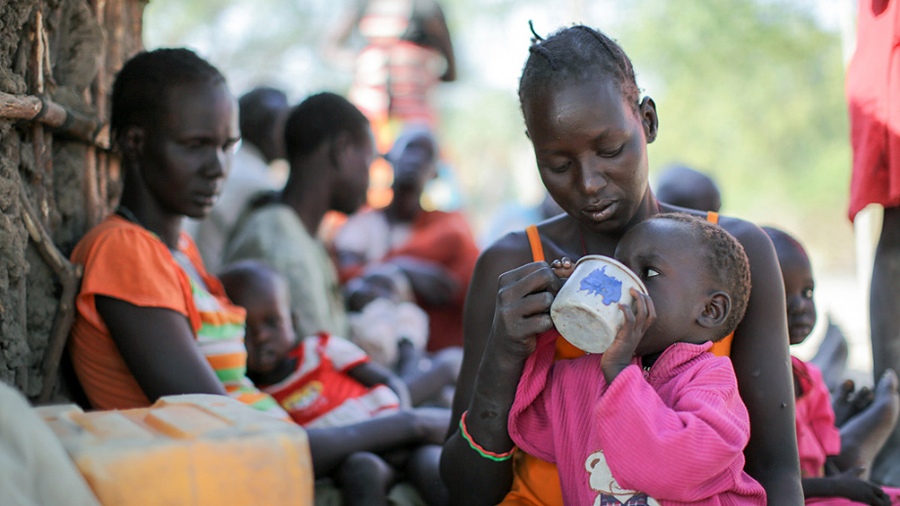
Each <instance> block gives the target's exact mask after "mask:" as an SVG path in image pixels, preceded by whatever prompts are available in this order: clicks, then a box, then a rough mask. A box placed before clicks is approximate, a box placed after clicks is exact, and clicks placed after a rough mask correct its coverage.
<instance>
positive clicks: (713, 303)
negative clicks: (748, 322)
mask: <svg viewBox="0 0 900 506" xmlns="http://www.w3.org/2000/svg"><path fill="white" fill-rule="evenodd" d="M729 313H731V296H730V295H728V294H727V293H725V292H722V291H718V292H714V293H713V294H712V295H710V296H709V298H707V300H706V305H705V306H703V312H702V313H700V316H699V317H698V318H697V323H698V324H700V326H701V327H703V328H707V329H712V328H716V327H718V326H720V325H722V324H724V323H725V319H726V318H728V314H729Z"/></svg>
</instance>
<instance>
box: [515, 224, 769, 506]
mask: <svg viewBox="0 0 900 506" xmlns="http://www.w3.org/2000/svg"><path fill="white" fill-rule="evenodd" d="M615 257H616V259H617V260H619V261H620V262H622V263H624V264H625V265H626V266H628V267H629V268H630V269H631V270H633V271H634V272H635V273H636V274H637V275H638V276H640V278H641V280H643V282H644V284H645V285H646V287H647V291H648V293H649V295H646V294H642V293H639V292H637V291H634V290H632V295H633V296H634V297H635V299H636V302H635V305H634V307H633V308H631V307H627V306H624V305H621V304H620V305H619V308H620V309H621V311H622V312H623V313H624V315H625V324H624V326H623V327H622V329H621V330H619V332H618V334H617V335H616V337H615V340H614V341H613V343H612V344H611V345H610V347H609V348H608V349H607V350H606V352H604V353H603V354H594V355H592V354H588V355H585V356H583V357H580V358H576V359H572V360H560V361H554V352H555V340H556V337H557V336H558V335H559V334H558V333H557V332H556V331H555V330H551V331H549V332H547V333H545V334H543V335H541V336H539V337H538V340H537V349H536V350H535V352H534V353H533V354H532V355H531V356H530V357H529V359H528V361H527V362H526V365H525V370H524V372H523V373H522V378H521V379H520V381H519V387H518V390H517V392H516V400H515V402H514V403H513V406H512V410H511V411H510V415H509V429H510V435H511V436H512V439H513V441H515V443H516V445H518V446H519V447H520V448H521V449H522V450H524V451H526V452H528V453H529V454H532V455H534V456H536V457H539V458H541V459H544V460H547V461H549V462H554V463H556V464H557V467H558V469H559V476H560V483H561V485H562V491H563V497H564V499H565V503H566V504H585V505H587V504H594V505H607V504H610V505H612V504H624V505H645V504H646V505H666V504H679V505H683V504H698V505H699V504H709V505H718V504H742V505H755V504H760V505H762V504H765V503H766V496H765V491H764V490H763V488H762V486H761V485H760V484H759V483H757V482H756V481H755V480H753V478H751V477H750V476H749V475H748V474H747V473H745V472H744V470H743V469H744V454H743V450H744V446H746V444H747V441H748V440H749V438H750V420H749V415H748V414H747V409H746V407H745V406H744V403H743V402H742V401H741V398H740V395H739V394H738V389H737V380H736V379H735V375H734V369H733V368H732V365H731V361H730V360H729V359H728V358H725V357H716V356H715V355H713V354H712V353H710V352H709V351H708V350H709V348H710V347H711V346H712V342H713V341H718V340H720V339H722V338H724V337H726V336H727V335H728V334H730V333H731V332H733V331H734V329H735V327H737V324H738V322H740V321H741V318H742V317H743V315H744V311H745V309H746V307H747V299H748V297H749V294H750V268H749V264H748V261H747V256H746V255H745V253H744V250H743V248H742V247H741V245H740V244H739V243H738V242H737V240H735V239H734V238H733V237H732V236H731V235H729V234H728V233H727V232H725V231H724V230H723V229H721V228H719V227H718V226H717V225H714V224H712V223H709V222H706V221H703V220H700V219H697V218H694V217H692V216H688V215H686V214H663V215H659V216H657V217H654V218H651V219H649V220H647V221H645V222H642V223H640V224H638V225H636V226H634V227H633V228H632V229H631V230H629V231H628V233H627V234H626V235H625V236H624V237H623V238H622V240H621V241H620V243H619V246H618V248H617V249H616V253H615ZM553 267H554V269H555V270H556V271H557V274H560V275H563V276H567V275H568V274H569V272H570V271H571V269H572V263H571V261H570V260H568V259H562V260H561V261H559V260H558V261H555V262H554V263H553Z"/></svg>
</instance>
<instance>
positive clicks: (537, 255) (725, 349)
mask: <svg viewBox="0 0 900 506" xmlns="http://www.w3.org/2000/svg"><path fill="white" fill-rule="evenodd" d="M706 220H707V221H709V222H711V223H718V222H719V214H718V213H716V212H713V211H710V212H708V213H707V214H706ZM525 234H526V235H527V236H528V244H529V245H530V246H531V257H532V258H533V259H534V261H535V262H539V261H543V260H546V258H545V257H544V247H543V245H542V244H541V236H540V233H539V232H538V229H537V226H536V225H531V226H529V227H528V228H527V229H525ZM733 338H734V333H733V332H732V333H731V334H729V335H728V336H726V337H725V338H724V339H722V340H721V341H718V342H716V343H714V344H713V346H712V348H710V351H711V352H712V353H713V354H715V355H718V356H725V357H727V356H730V354H731V341H732V339H733ZM583 354H584V352H583V351H581V350H579V349H578V348H576V347H575V346H573V345H572V344H570V343H569V342H568V341H566V340H565V339H563V338H562V337H560V338H559V339H557V340H556V358H557V360H559V359H570V358H575V357H579V356H581V355H583ZM500 504H501V505H505V506H540V505H544V506H556V505H559V506H562V504H563V501H562V489H561V488H560V485H559V474H558V473H557V471H556V465H555V464H551V463H549V462H545V461H543V460H541V459H539V458H537V457H533V456H531V455H528V454H527V453H525V452H522V451H519V452H516V453H515V456H514V457H513V483H512V487H511V488H510V491H509V493H508V494H506V497H505V498H504V499H503V502H501V503H500Z"/></svg>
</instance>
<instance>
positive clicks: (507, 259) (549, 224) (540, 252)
mask: <svg viewBox="0 0 900 506" xmlns="http://www.w3.org/2000/svg"><path fill="white" fill-rule="evenodd" d="M528 228H531V227H528ZM528 228H526V229H522V230H514V231H512V232H508V233H507V234H506V235H503V236H501V237H500V238H499V239H497V240H495V241H494V242H493V243H491V244H490V245H489V246H487V247H486V248H485V249H484V251H483V252H482V253H481V257H480V258H479V262H480V263H490V264H492V265H494V264H496V265H500V266H502V267H505V269H504V270H503V271H502V272H505V271H506V270H509V269H511V268H515V267H518V266H520V265H525V264H527V263H530V262H534V261H536V260H552V259H554V258H557V257H558V256H561V253H560V251H565V250H566V248H565V247H564V240H565V238H566V237H567V236H568V235H571V223H570V219H569V217H568V216H566V215H560V216H555V217H553V218H549V219H547V220H544V221H542V222H540V223H537V224H535V225H534V229H533V230H534V231H535V232H534V233H531V234H529V233H528V232H527V230H528ZM529 235H530V236H529Z"/></svg>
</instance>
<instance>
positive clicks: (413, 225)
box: [334, 126, 478, 351]
mask: <svg viewBox="0 0 900 506" xmlns="http://www.w3.org/2000/svg"><path fill="white" fill-rule="evenodd" d="M387 158H388V161H390V162H391V165H393V167H394V182H393V185H392V189H393V191H394V197H393V200H391V203H390V204H389V205H388V206H387V207H386V208H385V209H379V210H370V211H366V212H362V213H359V214H355V215H353V216H351V217H350V218H349V219H348V220H347V223H346V224H345V225H344V226H343V227H342V228H341V230H340V231H339V232H338V235H337V237H336V238H335V242H334V247H335V249H336V250H337V257H338V268H339V270H340V274H341V278H342V279H343V280H348V279H352V278H354V277H356V276H358V275H360V274H361V273H362V272H363V271H364V269H365V268H366V266H370V265H373V264H376V263H384V262H389V263H391V264H393V265H395V266H397V267H399V268H400V269H401V270H402V271H403V272H404V274H406V276H407V277H408V278H409V281H410V283H411V284H412V288H413V292H414V293H415V296H416V303H417V304H418V305H419V306H420V307H422V309H424V310H425V312H426V313H428V318H429V334H428V336H429V337H428V350H429V351H437V350H440V349H444V348H447V347H449V346H461V345H462V313H463V302H464V301H465V297H466V290H467V289H468V287H469V279H470V278H471V276H472V270H473V269H474V268H475V261H476V259H477V258H478V247H477V246H476V245H475V239H474V238H473V236H472V232H471V230H470V229H469V225H468V223H466V220H465V218H464V217H463V216H462V215H461V214H459V213H456V212H443V211H427V210H425V209H423V208H422V204H421V199H422V192H423V190H424V189H425V185H426V184H427V183H428V182H429V181H430V180H432V179H434V178H435V177H436V176H437V161H438V146H437V142H436V140H435V138H434V135H433V134H432V133H431V131H430V130H428V129H427V128H425V127H421V126H414V127H409V128H408V129H407V130H405V131H404V132H403V133H402V134H401V135H400V137H399V138H398V139H397V141H396V142H395V143H394V146H393V148H391V152H390V153H388V155H387Z"/></svg>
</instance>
